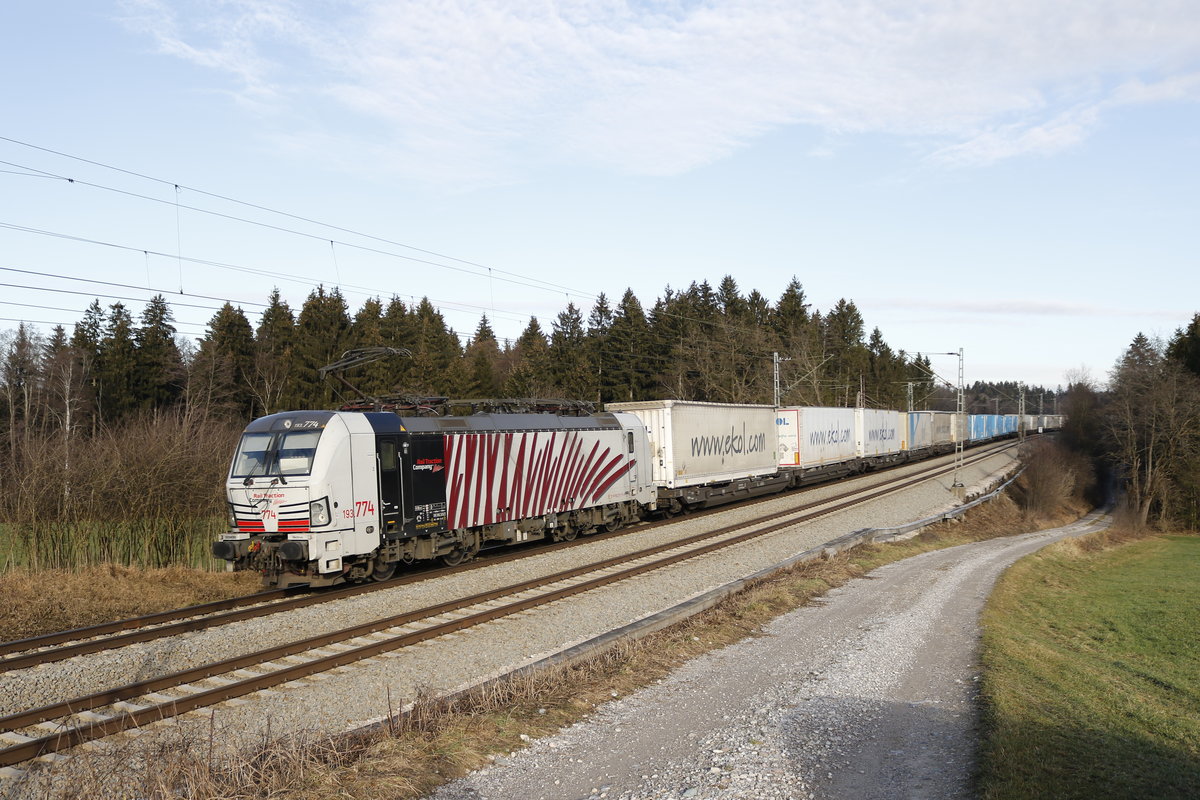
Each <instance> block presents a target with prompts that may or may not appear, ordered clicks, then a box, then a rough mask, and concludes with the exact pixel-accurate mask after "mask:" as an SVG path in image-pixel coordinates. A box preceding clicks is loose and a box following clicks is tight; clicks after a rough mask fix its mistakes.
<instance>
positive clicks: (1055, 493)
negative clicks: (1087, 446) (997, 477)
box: [1017, 439, 1095, 516]
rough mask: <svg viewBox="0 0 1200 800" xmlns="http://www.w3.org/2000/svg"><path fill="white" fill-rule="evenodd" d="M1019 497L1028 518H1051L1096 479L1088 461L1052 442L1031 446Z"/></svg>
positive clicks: (1040, 440)
mask: <svg viewBox="0 0 1200 800" xmlns="http://www.w3.org/2000/svg"><path fill="white" fill-rule="evenodd" d="M1024 460H1025V471H1024V472H1023V473H1022V475H1021V479H1020V481H1019V482H1018V484H1019V488H1018V492H1017V494H1018V497H1019V501H1020V503H1021V507H1022V509H1023V510H1024V511H1025V513H1026V514H1029V515H1034V516H1050V515H1052V514H1054V513H1056V512H1057V511H1059V510H1060V509H1062V508H1063V507H1065V506H1067V505H1069V504H1070V503H1071V502H1072V501H1076V500H1079V499H1080V498H1082V497H1083V496H1084V494H1085V493H1086V492H1087V491H1088V490H1089V489H1090V488H1091V486H1092V484H1093V483H1094V481H1095V475H1094V472H1093V470H1092V468H1091V465H1090V463H1089V462H1088V460H1087V459H1086V458H1085V457H1083V456H1081V455H1079V454H1077V453H1074V452H1072V451H1070V450H1068V449H1066V448H1065V447H1063V446H1062V445H1060V444H1058V443H1057V442H1055V441H1054V440H1051V439H1038V440H1036V441H1034V442H1031V443H1030V444H1029V446H1028V449H1027V450H1026V451H1025V454H1024Z"/></svg>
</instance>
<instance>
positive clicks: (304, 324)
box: [293, 286, 350, 408]
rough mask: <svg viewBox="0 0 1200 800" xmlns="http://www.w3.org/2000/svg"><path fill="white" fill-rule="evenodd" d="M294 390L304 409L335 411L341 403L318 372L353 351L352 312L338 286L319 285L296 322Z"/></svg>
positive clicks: (329, 383) (332, 387)
mask: <svg viewBox="0 0 1200 800" xmlns="http://www.w3.org/2000/svg"><path fill="white" fill-rule="evenodd" d="M293 342H294V346H295V350H294V358H295V364H296V372H295V384H294V391H295V393H296V397H297V399H298V401H299V402H300V404H301V405H302V406H304V407H305V408H332V407H333V406H335V405H337V404H339V403H340V401H339V400H338V399H337V397H338V395H337V393H336V392H335V387H334V385H333V384H332V383H331V382H330V381H322V380H321V379H320V377H319V373H318V370H320V369H321V367H324V366H326V365H328V364H332V363H333V362H335V361H337V360H338V359H340V358H341V356H342V354H343V353H344V352H345V351H346V350H348V349H350V313H349V311H348V309H347V308H346V300H345V298H344V297H342V293H341V292H340V291H338V289H337V288H336V287H334V288H333V289H330V290H328V291H326V290H325V287H324V286H318V287H317V288H316V289H314V290H313V291H312V292H311V293H310V294H309V295H308V299H307V300H305V301H304V306H303V307H302V308H301V309H300V316H299V317H298V318H297V320H296V328H295V334H294V337H293Z"/></svg>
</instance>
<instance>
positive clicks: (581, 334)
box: [550, 303, 596, 400]
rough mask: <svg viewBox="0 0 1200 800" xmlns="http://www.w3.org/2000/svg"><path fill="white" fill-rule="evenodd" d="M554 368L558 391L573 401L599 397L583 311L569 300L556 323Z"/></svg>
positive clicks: (552, 353)
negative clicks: (584, 325)
mask: <svg viewBox="0 0 1200 800" xmlns="http://www.w3.org/2000/svg"><path fill="white" fill-rule="evenodd" d="M550 369H551V375H552V378H553V382H554V384H555V386H556V387H557V389H558V391H557V394H559V395H561V396H563V397H566V398H569V399H572V400H586V399H590V398H592V397H594V396H595V394H596V383H595V369H594V367H593V366H592V363H591V352H590V349H589V348H588V346H587V331H586V330H584V327H583V314H582V313H580V311H579V309H578V308H576V307H575V304H574V303H567V307H566V309H565V310H564V311H562V312H561V313H560V314H559V315H558V318H557V319H556V320H555V321H554V323H553V332H552V333H551V334H550Z"/></svg>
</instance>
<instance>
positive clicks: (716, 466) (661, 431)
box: [605, 400, 778, 489]
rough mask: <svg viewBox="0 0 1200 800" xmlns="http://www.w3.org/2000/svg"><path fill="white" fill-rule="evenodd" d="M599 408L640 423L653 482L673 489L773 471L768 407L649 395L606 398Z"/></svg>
mask: <svg viewBox="0 0 1200 800" xmlns="http://www.w3.org/2000/svg"><path fill="white" fill-rule="evenodd" d="M605 410H607V411H623V412H627V413H629V414H633V415H634V416H636V417H637V418H638V419H640V420H641V421H642V424H643V425H645V426H646V432H647V433H648V434H649V437H650V453H651V477H652V478H653V481H654V483H655V484H656V485H658V486H662V487H666V488H668V489H677V488H680V487H684V486H698V485H701V484H707V483H722V482H725V481H732V480H737V479H739V478H750V477H756V476H760V475H772V474H774V473H775V472H777V471H778V467H777V466H776V463H775V462H776V455H775V451H776V437H775V409H774V408H773V407H772V406H749V405H727V404H724V403H694V402H690V401H686V400H654V401H647V402H641V403H608V404H606V405H605Z"/></svg>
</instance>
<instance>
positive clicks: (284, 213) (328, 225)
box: [0, 136, 596, 299]
mask: <svg viewBox="0 0 1200 800" xmlns="http://www.w3.org/2000/svg"><path fill="white" fill-rule="evenodd" d="M0 141H4V142H8V143H10V144H15V145H18V146H20V147H27V148H30V149H31V150H39V151H41V152H43V153H49V154H51V155H54V156H58V157H60V158H67V159H71V160H72V161H78V162H81V163H84V164H90V165H92V166H95V167H100V168H102V169H108V170H112V171H114V172H119V173H122V174H125V175H129V176H131V177H134V178H140V179H142V180H147V181H152V182H154V183H159V184H163V185H167V186H174V187H175V188H176V189H179V188H181V187H182V188H184V189H186V190H187V191H189V192H195V193H196V194H199V195H204V196H206V197H211V198H214V199H216V200H222V201H225V202H228V203H234V204H237V205H240V206H245V207H246V208H253V209H255V210H257V211H265V212H267V213H269V214H277V215H279V216H281V217H287V218H288V219H294V220H297V221H298V222H306V223H308V224H310V225H319V226H321V227H323V228H328V229H330V230H335V231H341V232H342V233H349V234H352V235H354V236H359V237H362V238H364V239H370V240H373V241H377V242H382V243H384V244H390V245H394V246H396V247H403V248H405V249H407V250H412V251H413V252H416V253H424V254H426V255H430V256H437V257H438V258H445V259H447V260H450V261H457V262H458V263H460V264H466V265H468V266H472V267H478V268H479V269H487V270H489V271H490V270H492V269H494V268H493V267H488V266H485V265H483V264H479V263H476V262H474V261H469V260H467V259H462V258H457V257H455V256H450V255H446V254H443V253H438V252H436V251H433V250H426V249H424V248H421V247H416V246H414V245H410V244H405V243H404V242H398V241H395V240H393V239H387V238H385V237H381V236H376V235H374V234H369V233H363V232H362V231H356V230H354V229H352V228H345V227H342V226H339V225H334V224H331V223H328V222H321V221H320V220H315V219H311V218H309V217H304V216H301V215H299V214H293V213H291V212H287V211H280V210H278V209H274V208H270V207H268V206H263V205H260V204H258V203H251V202H249V201H246V200H239V199H237V198H235V197H230V196H228V195H222V194H218V193H216V192H210V191H206V190H204V189H197V188H195V187H193V186H186V185H184V184H181V183H179V182H178V181H170V180H167V179H165V178H156V177H154V176H152V175H146V174H143V173H140V172H135V171H133V170H129V169H125V168H123V167H117V166H114V165H112V164H106V163H104V162H102V161H95V160H92V159H87V158H83V157H82V156H76V155H72V154H70V153H64V152H62V151H59V150H54V149H51V148H49V147H43V146H41V145H36V144H32V143H30V142H25V141H21V140H20V139H13V138H11V137H8V136H0ZM0 163H8V162H0ZM10 166H18V167H19V165H10ZM19 168H21V169H25V167H19ZM38 172H43V171H42V170H38ZM38 177H40V176H38ZM54 177H59V176H54ZM496 271H497V272H501V273H503V274H505V275H512V276H514V277H521V278H526V279H528V280H533V281H537V282H538V283H541V284H544V285H545V287H547V288H552V289H556V290H563V291H567V292H570V293H571V294H574V295H576V296H578V297H587V298H590V299H595V297H596V296H595V295H592V294H591V293H589V292H582V291H579V290H576V289H572V288H571V287H569V286H563V285H560V284H557V283H552V282H550V281H543V280H541V279H540V278H532V277H529V276H527V275H521V274H520V273H516V272H510V271H508V270H501V269H496ZM476 274H480V273H476Z"/></svg>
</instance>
